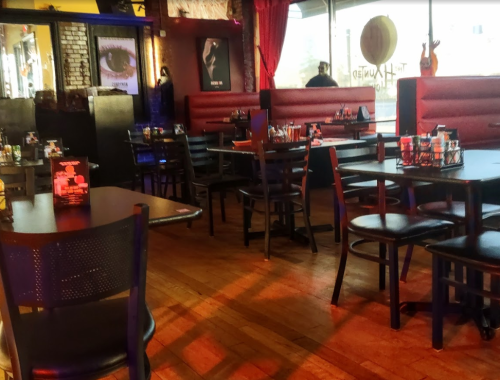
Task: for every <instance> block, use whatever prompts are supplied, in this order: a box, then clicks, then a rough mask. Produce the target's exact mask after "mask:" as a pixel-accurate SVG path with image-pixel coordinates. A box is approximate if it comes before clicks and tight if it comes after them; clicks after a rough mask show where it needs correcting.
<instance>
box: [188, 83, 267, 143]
mask: <svg viewBox="0 0 500 380" xmlns="http://www.w3.org/2000/svg"><path fill="white" fill-rule="evenodd" d="M236 109H241V110H242V111H244V112H245V113H247V112H248V110H249V109H260V105H259V94H258V93H256V92H224V93H213V92H212V93H207V94H200V95H187V96H186V120H187V129H188V131H189V132H190V134H192V135H201V134H203V130H207V131H224V130H227V131H230V130H231V131H232V130H234V127H232V126H228V125H227V124H207V121H216V120H223V119H224V118H227V117H230V116H231V112H232V111H234V110H236Z"/></svg>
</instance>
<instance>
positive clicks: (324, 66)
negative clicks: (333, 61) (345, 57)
mask: <svg viewBox="0 0 500 380" xmlns="http://www.w3.org/2000/svg"><path fill="white" fill-rule="evenodd" d="M329 67H330V65H329V64H328V62H325V61H321V62H320V63H319V66H318V75H316V76H315V77H312V78H311V79H310V80H309V82H307V84H306V87H338V86H339V85H338V84H337V82H335V81H334V80H333V78H332V77H331V76H330V75H328V68H329Z"/></svg>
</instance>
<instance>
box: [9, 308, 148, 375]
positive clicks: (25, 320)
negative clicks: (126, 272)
mask: <svg viewBox="0 0 500 380" xmlns="http://www.w3.org/2000/svg"><path fill="white" fill-rule="evenodd" d="M127 307H128V298H118V299H113V300H105V301H100V302H94V303H90V304H85V305H81V306H73V307H63V308H58V309H54V310H43V311H41V312H38V313H29V314H23V315H22V329H23V335H24V334H25V336H26V337H27V339H29V342H30V343H29V345H28V347H29V349H30V351H29V352H28V356H29V357H30V362H31V363H33V367H32V373H33V378H34V379H76V378H99V377H103V376H105V375H107V374H109V373H111V372H113V371H115V370H116V369H118V368H120V367H122V366H126V365H127V353H126V351H125V350H124V348H125V347H127V317H128V313H127ZM102 326H107V329H106V330H103V329H102ZM154 331H155V322H154V319H153V316H152V315H151V312H150V311H149V309H148V308H147V307H146V313H145V321H144V342H145V344H147V343H148V342H149V341H150V340H151V338H152V337H153V333H154ZM0 367H2V368H3V369H4V370H6V371H7V372H9V373H11V370H10V368H11V363H10V356H9V351H8V348H7V342H6V336H5V332H4V329H3V324H2V326H1V330H0Z"/></svg>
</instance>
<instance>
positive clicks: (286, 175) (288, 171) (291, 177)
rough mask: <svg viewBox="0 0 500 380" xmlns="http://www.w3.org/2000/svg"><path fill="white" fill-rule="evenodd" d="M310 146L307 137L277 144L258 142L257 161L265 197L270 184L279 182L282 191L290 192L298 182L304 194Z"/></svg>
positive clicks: (303, 194)
mask: <svg viewBox="0 0 500 380" xmlns="http://www.w3.org/2000/svg"><path fill="white" fill-rule="evenodd" d="M310 147H311V144H310V141H309V139H306V140H302V141H298V142H291V143H279V144H263V143H262V142H260V143H259V161H260V168H261V172H262V184H263V186H264V188H265V196H266V197H267V196H268V189H269V185H270V184H280V185H281V188H282V192H283V193H290V192H293V190H294V189H293V186H294V185H297V184H298V183H300V188H301V190H302V196H305V194H306V192H307V177H308V168H309V152H310Z"/></svg>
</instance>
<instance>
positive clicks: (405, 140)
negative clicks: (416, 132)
mask: <svg viewBox="0 0 500 380" xmlns="http://www.w3.org/2000/svg"><path fill="white" fill-rule="evenodd" d="M396 165H397V166H399V167H403V168H410V167H420V168H427V169H431V168H432V169H437V170H442V169H449V168H455V167H461V166H463V165H464V151H463V149H462V148H461V147H460V142H459V140H450V139H449V135H448V134H446V133H444V132H443V133H441V132H440V133H438V135H437V136H430V135H429V134H427V135H421V136H401V139H400V141H399V150H398V155H397V160H396Z"/></svg>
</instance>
